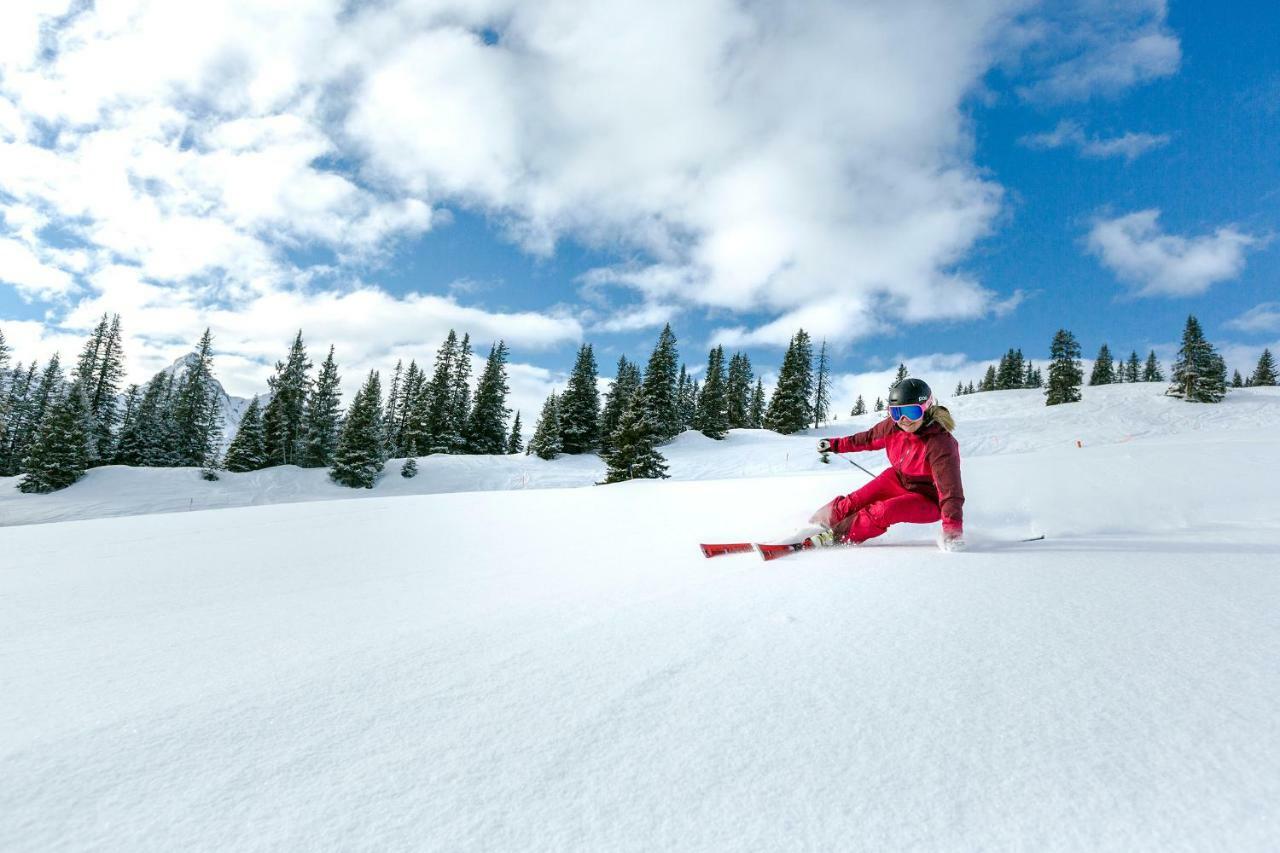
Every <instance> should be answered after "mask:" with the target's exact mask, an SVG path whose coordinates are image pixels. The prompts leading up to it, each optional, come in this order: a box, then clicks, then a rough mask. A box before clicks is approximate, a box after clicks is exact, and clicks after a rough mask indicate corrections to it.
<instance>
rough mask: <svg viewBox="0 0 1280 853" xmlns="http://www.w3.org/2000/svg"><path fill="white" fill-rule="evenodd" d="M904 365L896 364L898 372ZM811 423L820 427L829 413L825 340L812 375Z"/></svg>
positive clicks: (827, 365)
mask: <svg viewBox="0 0 1280 853" xmlns="http://www.w3.org/2000/svg"><path fill="white" fill-rule="evenodd" d="M906 370H907V368H906V366H905V365H898V372H900V373H905V372H906ZM813 384H814V388H813V425H814V427H820V426H822V425H823V424H824V423H826V422H827V418H828V416H830V414H831V366H830V365H829V364H828V363H827V342H826V341H825V340H824V341H823V342H822V347H821V349H820V350H819V351H818V369H817V371H816V373H815V376H814V383H813Z"/></svg>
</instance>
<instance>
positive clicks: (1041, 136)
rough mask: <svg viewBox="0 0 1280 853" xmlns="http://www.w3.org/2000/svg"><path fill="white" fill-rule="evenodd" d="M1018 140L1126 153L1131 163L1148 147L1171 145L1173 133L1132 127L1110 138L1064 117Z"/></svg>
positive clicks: (1100, 154) (1093, 153)
mask: <svg viewBox="0 0 1280 853" xmlns="http://www.w3.org/2000/svg"><path fill="white" fill-rule="evenodd" d="M1018 142H1019V143H1020V144H1022V145H1025V146H1026V147H1028V148H1039V149H1049V148H1068V147H1069V148H1075V149H1076V150H1077V151H1079V152H1080V153H1081V155H1083V156H1085V157H1092V158H1095V159H1103V158H1107V157H1123V158H1124V159H1125V162H1130V163H1131V162H1133V161H1134V160H1135V159H1137V158H1138V157H1140V156H1142V155H1143V154H1145V153H1147V152H1148V151H1151V150H1153V149H1156V148H1160V147H1162V146H1165V145H1168V144H1169V136H1168V135H1167V134H1154V133H1134V132H1131V131H1127V132H1125V133H1123V134H1121V135H1120V136H1113V137H1110V138H1107V137H1096V136H1089V135H1088V134H1086V133H1085V131H1084V128H1082V127H1081V126H1080V125H1079V124H1077V123H1076V122H1073V121H1069V120H1063V121H1061V122H1059V123H1058V126H1057V127H1055V128H1054V129H1053V130H1051V131H1049V132H1048V133H1035V134H1030V135H1027V136H1024V137H1022V138H1021V139H1019V140H1018Z"/></svg>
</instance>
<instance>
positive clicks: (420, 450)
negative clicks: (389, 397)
mask: <svg viewBox="0 0 1280 853" xmlns="http://www.w3.org/2000/svg"><path fill="white" fill-rule="evenodd" d="M426 381H427V377H426V374H424V373H423V372H422V369H421V368H419V367H418V364H417V362H416V361H410V362H409V369H408V370H406V371H405V374H404V392H403V394H402V395H401V400H400V415H399V417H398V418H397V420H396V424H395V430H396V447H397V450H398V452H399V453H400V454H401V455H402V456H423V455H425V454H427V453H429V452H430V448H431V430H430V428H429V425H428V422H429V421H430V419H431V398H430V396H428V394H427V386H426Z"/></svg>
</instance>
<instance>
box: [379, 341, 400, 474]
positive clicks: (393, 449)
mask: <svg viewBox="0 0 1280 853" xmlns="http://www.w3.org/2000/svg"><path fill="white" fill-rule="evenodd" d="M403 394H404V362H403V360H402V359H396V369H395V371H394V372H393V373H392V374H391V387H390V388H389V389H388V390H387V406H386V408H385V409H383V410H382V411H383V423H384V424H385V429H386V434H387V458H388V459H395V458H396V457H398V456H402V455H403V454H402V453H401V452H400V401H401V397H402V395H403Z"/></svg>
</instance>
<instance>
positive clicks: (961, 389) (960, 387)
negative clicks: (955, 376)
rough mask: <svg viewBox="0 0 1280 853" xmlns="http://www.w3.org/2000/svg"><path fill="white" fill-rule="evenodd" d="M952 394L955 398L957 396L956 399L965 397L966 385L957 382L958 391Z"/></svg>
mask: <svg viewBox="0 0 1280 853" xmlns="http://www.w3.org/2000/svg"><path fill="white" fill-rule="evenodd" d="M952 394H953V396H956V397H963V396H964V383H963V382H957V383H956V390H955V391H953V392H952Z"/></svg>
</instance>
